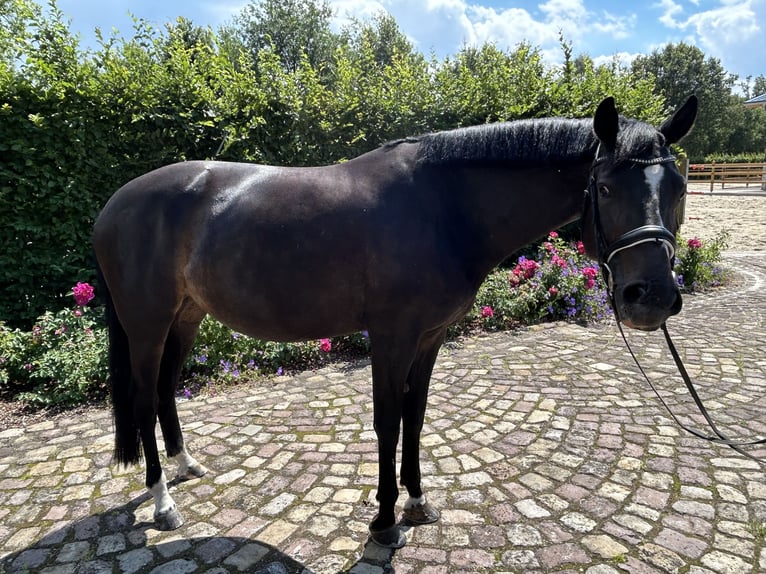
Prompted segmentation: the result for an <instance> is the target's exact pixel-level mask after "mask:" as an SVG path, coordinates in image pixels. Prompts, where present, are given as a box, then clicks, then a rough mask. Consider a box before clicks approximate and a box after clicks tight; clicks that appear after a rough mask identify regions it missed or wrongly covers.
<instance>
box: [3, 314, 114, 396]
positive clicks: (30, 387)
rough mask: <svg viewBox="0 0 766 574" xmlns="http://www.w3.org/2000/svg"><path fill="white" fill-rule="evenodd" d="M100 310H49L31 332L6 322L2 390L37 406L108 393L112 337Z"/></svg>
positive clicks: (4, 327) (4, 328)
mask: <svg viewBox="0 0 766 574" xmlns="http://www.w3.org/2000/svg"><path fill="white" fill-rule="evenodd" d="M100 311H101V310H100V309H91V308H88V307H78V308H77V309H74V310H72V309H64V310H62V311H59V312H58V313H51V312H47V313H45V314H43V315H42V316H40V317H39V318H38V320H37V322H36V323H35V325H34V327H32V330H31V331H28V332H25V331H21V330H19V329H14V330H11V329H9V328H7V327H6V326H5V325H2V324H0V350H1V352H2V354H1V355H0V390H2V391H4V394H10V395H14V396H15V398H16V399H18V400H21V401H24V402H27V403H30V404H32V405H37V406H51V405H75V404H79V403H83V402H85V401H87V400H88V399H93V398H95V397H97V396H104V395H105V392H106V379H107V365H108V360H107V337H106V330H105V328H104V326H103V324H102V322H101V316H102V313H101V312H100Z"/></svg>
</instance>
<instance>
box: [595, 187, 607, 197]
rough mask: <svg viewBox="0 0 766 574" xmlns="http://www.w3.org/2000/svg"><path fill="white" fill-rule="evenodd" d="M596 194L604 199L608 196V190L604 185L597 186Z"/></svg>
mask: <svg viewBox="0 0 766 574" xmlns="http://www.w3.org/2000/svg"><path fill="white" fill-rule="evenodd" d="M598 192H599V193H600V194H601V196H602V197H606V196H607V195H609V188H608V187H607V186H605V185H599V186H598Z"/></svg>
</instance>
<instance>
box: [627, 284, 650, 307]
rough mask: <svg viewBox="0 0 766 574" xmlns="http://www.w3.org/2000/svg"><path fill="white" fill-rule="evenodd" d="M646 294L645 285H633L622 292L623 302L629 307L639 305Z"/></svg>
mask: <svg viewBox="0 0 766 574" xmlns="http://www.w3.org/2000/svg"><path fill="white" fill-rule="evenodd" d="M645 294H646V284H645V283H631V284H630V285H626V286H625V289H623V290H622V300H623V301H624V302H625V303H627V304H628V305H632V304H634V303H638V302H639V301H640V300H641V299H642V298H643V296H644V295H645Z"/></svg>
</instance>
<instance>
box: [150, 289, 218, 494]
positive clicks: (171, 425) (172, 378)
mask: <svg viewBox="0 0 766 574" xmlns="http://www.w3.org/2000/svg"><path fill="white" fill-rule="evenodd" d="M204 315H205V314H204V312H203V311H201V310H200V309H199V308H198V307H197V306H196V305H194V304H193V303H192V302H191V301H190V300H186V301H185V302H184V304H183V305H182V307H181V310H180V311H179V312H178V314H177V315H176V319H175V321H174V322H173V325H172V326H171V327H170V331H169V332H168V336H167V339H166V340H165V348H164V351H163V354H162V362H161V364H160V375H159V379H158V388H157V391H158V399H159V404H158V408H157V414H158V416H159V420H160V428H161V429H162V437H163V439H164V440H165V450H166V453H167V455H168V458H173V459H174V460H175V461H176V463H177V464H178V475H177V476H178V478H180V479H181V480H187V479H191V478H199V477H200V476H204V475H205V473H206V472H207V469H206V468H205V467H204V466H202V465H201V464H200V463H199V462H197V461H196V460H195V459H194V457H192V456H191V455H190V454H189V453H188V452H187V450H186V447H185V445H184V440H183V434H182V433H181V424H180V422H179V420H178V412H177V410H176V400H175V393H176V389H177V388H178V381H179V379H180V378H181V370H182V369H183V365H184V361H185V360H186V357H187V356H188V355H189V353H190V352H191V349H192V347H193V346H194V339H195V337H196V336H197V331H198V330H199V324H200V321H201V320H202V318H203V317H204Z"/></svg>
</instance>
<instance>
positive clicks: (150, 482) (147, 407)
mask: <svg viewBox="0 0 766 574" xmlns="http://www.w3.org/2000/svg"><path fill="white" fill-rule="evenodd" d="M154 326H157V327H159V324H157V323H155V325H154ZM166 336H167V332H166V331H165V329H159V328H158V329H154V330H153V332H150V331H148V330H144V331H143V332H142V333H140V335H139V334H138V333H136V334H135V335H134V336H132V337H131V340H130V363H131V370H132V379H133V380H132V389H131V393H132V398H133V400H132V402H133V416H134V420H135V423H136V426H137V427H138V431H139V434H140V436H141V442H142V444H143V447H144V458H145V461H146V487H147V488H148V489H149V492H150V493H151V494H152V497H153V498H154V520H155V524H156V526H157V528H158V529H160V530H174V529H176V528H178V527H179V526H181V525H182V524H183V518H182V517H181V514H180V513H179V512H178V509H177V508H176V504H175V502H174V501H173V499H172V498H171V496H170V493H169V492H168V487H167V480H166V479H165V473H164V472H163V471H162V466H161V465H160V455H159V452H158V450H157V439H156V437H155V432H154V431H155V427H156V425H157V412H158V408H159V393H158V391H157V381H158V377H159V372H160V364H161V361H162V355H163V352H164V346H165V339H166Z"/></svg>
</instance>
